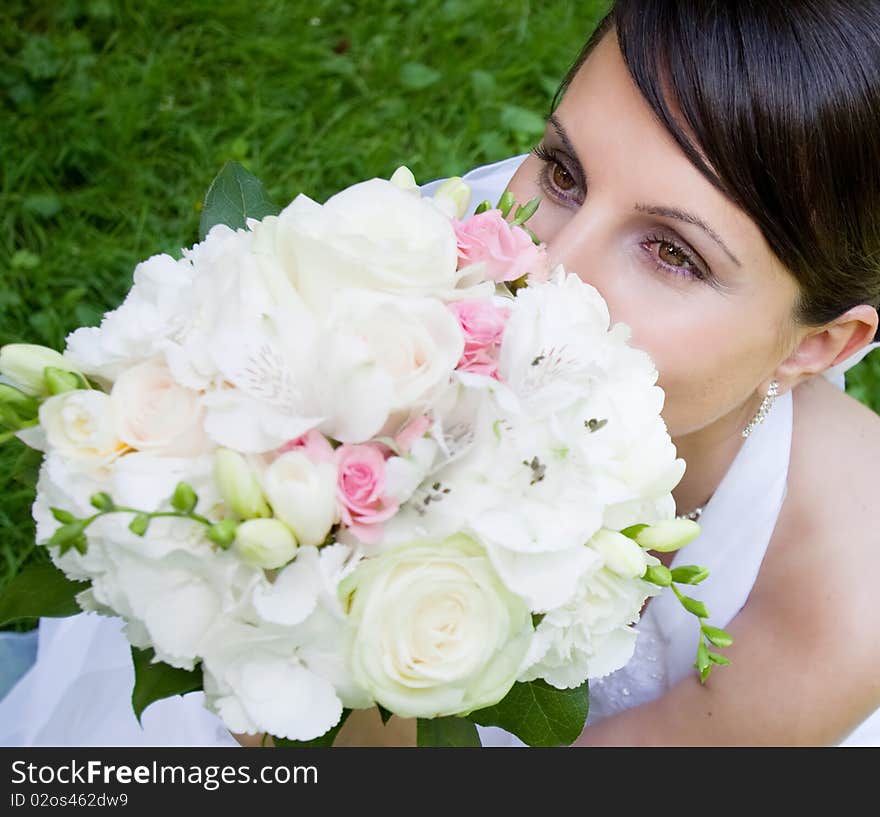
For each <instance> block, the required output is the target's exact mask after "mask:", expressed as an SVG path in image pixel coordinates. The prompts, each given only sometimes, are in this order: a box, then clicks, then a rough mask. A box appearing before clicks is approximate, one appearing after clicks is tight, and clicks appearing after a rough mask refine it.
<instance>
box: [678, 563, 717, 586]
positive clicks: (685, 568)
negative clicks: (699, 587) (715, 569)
mask: <svg viewBox="0 0 880 817" xmlns="http://www.w3.org/2000/svg"><path fill="white" fill-rule="evenodd" d="M708 576H709V568H708V567H702V566H701V565H682V566H681V567H676V568H674V569H673V571H672V581H674V582H678V584H699V583H700V582H701V581H703V579H706V578H708Z"/></svg>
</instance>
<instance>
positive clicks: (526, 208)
mask: <svg viewBox="0 0 880 817" xmlns="http://www.w3.org/2000/svg"><path fill="white" fill-rule="evenodd" d="M540 203H541V197H540V196H535V198H533V199H530V200H529V201H528V202H527V203H526V204H524V205H523V206H522V207H517V208H516V212H515V213H514V216H513V221H512V222H511V226H514V227H519V226H520V225H522V224H525V223H526V222H527V221H528V220H529V219H530V218H531V217H532V216H533V215H535V211H536V210H537V209H538V205H539V204H540Z"/></svg>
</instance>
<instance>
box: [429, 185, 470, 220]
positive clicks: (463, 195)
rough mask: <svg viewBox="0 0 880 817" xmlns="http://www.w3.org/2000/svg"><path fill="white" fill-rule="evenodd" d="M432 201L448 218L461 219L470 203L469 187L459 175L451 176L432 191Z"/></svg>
mask: <svg viewBox="0 0 880 817" xmlns="http://www.w3.org/2000/svg"><path fill="white" fill-rule="evenodd" d="M434 203H435V204H436V205H437V206H438V207H439V208H440V209H441V210H443V212H444V213H446V215H448V216H449V217H450V218H458V219H462V218H464V217H465V214H466V213H467V211H468V206H469V205H470V203H471V188H470V186H469V185H468V184H467V183H466V182H464V181H462V178H461V176H452V177H451V178H448V179H446V181H444V182H443V183H442V184H440V186H439V187H438V188H437V189H436V190H435V191H434Z"/></svg>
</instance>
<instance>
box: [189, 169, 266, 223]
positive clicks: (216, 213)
mask: <svg viewBox="0 0 880 817" xmlns="http://www.w3.org/2000/svg"><path fill="white" fill-rule="evenodd" d="M278 212H279V208H278V206H277V205H276V204H275V203H274V202H272V200H271V199H270V198H269V196H268V194H267V193H266V189H265V188H264V187H263V183H262V182H261V181H260V180H259V179H258V178H257V177H256V176H254V175H253V174H252V173H248V171H247V170H245V169H244V168H243V167H242V166H241V165H240V164H239V163H238V162H227V163H226V164H225V165H224V166H223V169H222V170H221V171H220V172H219V173H218V174H217V177H216V178H215V179H214V181H213V182H211V186H210V187H209V188H208V192H207V194H206V195H205V206H204V208H203V209H202V218H201V221H200V223H199V238H200V239H201V240H204V238H205V236H206V235H207V234H208V231H209V230H210V229H211V227H213V226H214V225H216V224H225V225H226V226H227V227H232V228H233V229H238V228H240V227H245V226H247V222H246V219H249V218H255V219H263V218H265V217H266V216H272V215H276V214H277V213H278Z"/></svg>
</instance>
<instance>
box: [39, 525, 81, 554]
mask: <svg viewBox="0 0 880 817" xmlns="http://www.w3.org/2000/svg"><path fill="white" fill-rule="evenodd" d="M84 530H85V522H83V520H81V519H77V520H75V521H73V522H68V523H66V524H64V525H62V526H61V527H60V528H58V529H57V530H56V531H55V533H53V534H52V536H51V537H50V538H49V541H48V542H46V545H47V547H56V546H57V547H60V548H61V552H62V553H66V552H67V551H68V550H70V548H71V547H73V545H74V542H75V541H76V540H77V539H78V538H79V537H80V536H82V533H83V531H84Z"/></svg>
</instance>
